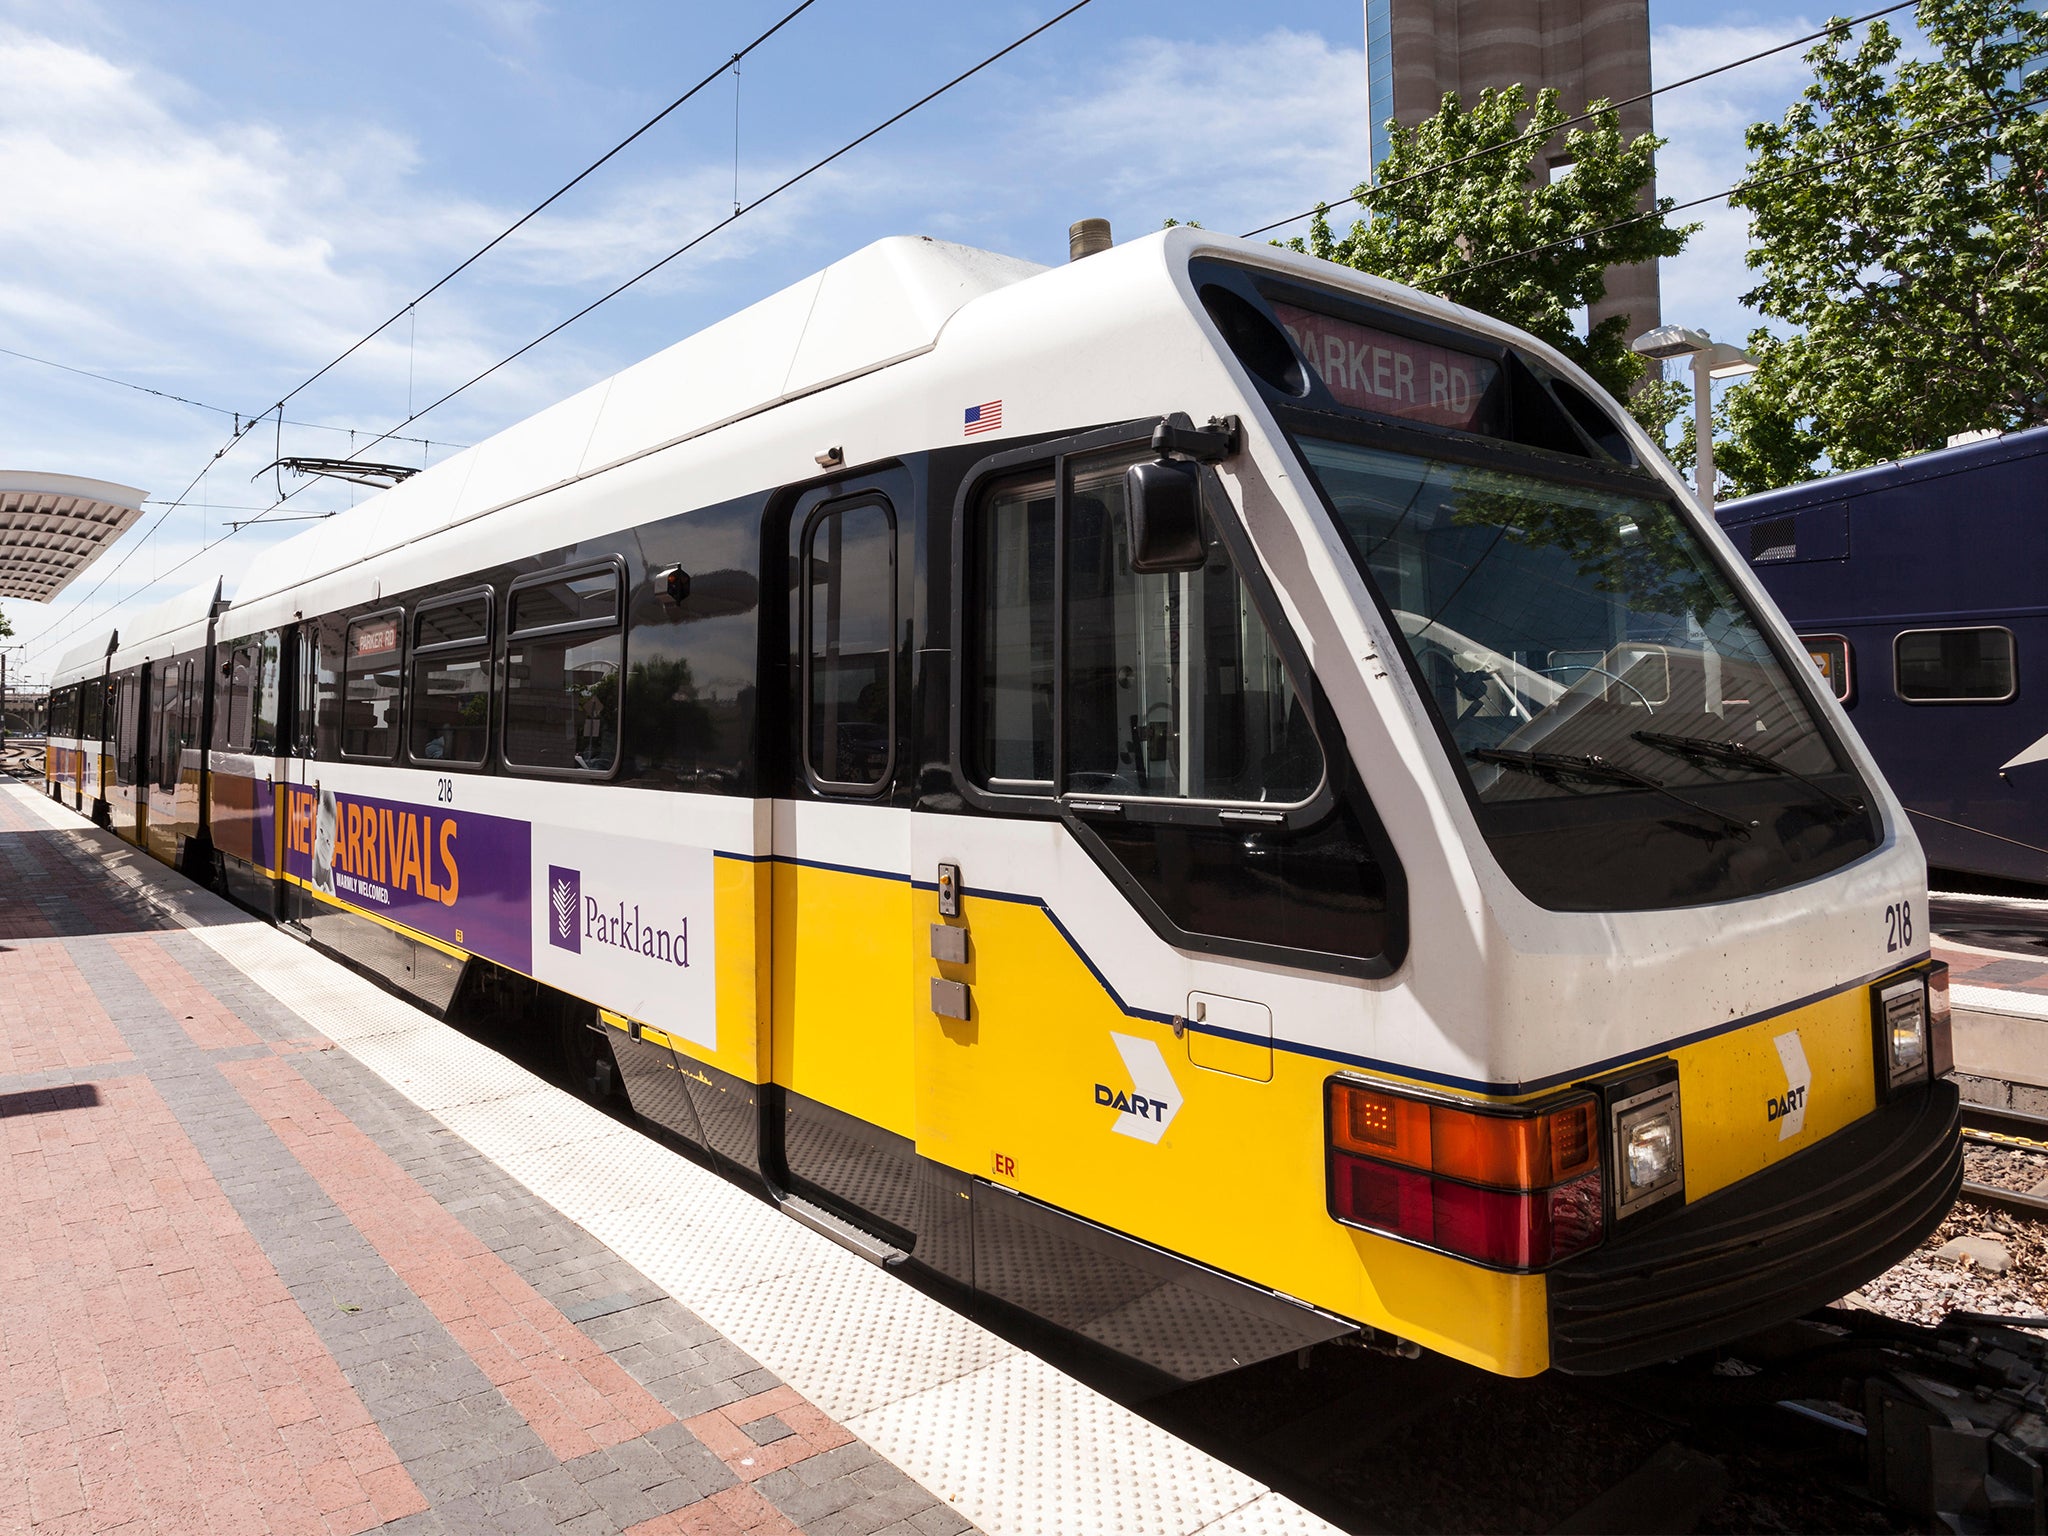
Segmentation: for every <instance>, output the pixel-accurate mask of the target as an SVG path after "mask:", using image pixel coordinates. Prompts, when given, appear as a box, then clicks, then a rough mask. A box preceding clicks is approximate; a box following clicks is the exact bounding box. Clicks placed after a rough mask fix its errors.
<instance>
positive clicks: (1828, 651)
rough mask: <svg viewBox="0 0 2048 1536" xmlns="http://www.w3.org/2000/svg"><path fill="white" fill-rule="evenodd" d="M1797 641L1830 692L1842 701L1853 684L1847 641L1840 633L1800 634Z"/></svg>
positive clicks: (1845, 698) (1847, 695)
mask: <svg viewBox="0 0 2048 1536" xmlns="http://www.w3.org/2000/svg"><path fill="white" fill-rule="evenodd" d="M1799 643H1800V644H1801V645H1803V646H1805V647H1806V654H1807V656H1808V657H1809V658H1811V660H1812V662H1813V665H1814V670H1815V671H1817V672H1819V673H1820V675H1821V681H1823V682H1824V683H1826V684H1827V685H1828V689H1829V691H1830V692H1832V693H1833V694H1834V696H1835V697H1836V698H1838V699H1840V700H1842V701H1843V702H1844V703H1847V702H1848V700H1849V694H1850V692H1851V690H1852V689H1853V688H1854V686H1855V679H1854V678H1853V677H1852V676H1851V668H1852V666H1853V663H1854V658H1853V657H1852V656H1851V654H1850V649H1849V642H1848V641H1847V640H1845V639H1844V638H1843V637H1842V636H1840V635H1801V636H1800V637H1799Z"/></svg>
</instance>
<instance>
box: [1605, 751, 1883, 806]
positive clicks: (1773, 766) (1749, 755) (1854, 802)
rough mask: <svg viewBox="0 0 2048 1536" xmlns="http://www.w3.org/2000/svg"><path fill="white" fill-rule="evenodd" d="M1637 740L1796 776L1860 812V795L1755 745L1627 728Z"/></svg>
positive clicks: (1727, 764) (1728, 764) (1702, 759)
mask: <svg viewBox="0 0 2048 1536" xmlns="http://www.w3.org/2000/svg"><path fill="white" fill-rule="evenodd" d="M1629 734H1630V735H1631V736H1633V737H1634V738H1635V739H1636V740H1637V741H1640V742H1641V743H1642V744H1643V745H1644V746H1646V747H1656V748H1658V749H1659V750H1660V751H1664V752H1671V753H1675V754H1676V755H1678V756H1679V757H1684V758H1689V759H1691V760H1692V761H1694V762H1697V763H1714V764H1717V765H1719V766H1721V767H1724V768H1754V769H1756V770H1757V772H1759V773H1775V774H1782V775H1783V776H1784V777H1786V778H1788V779H1797V780H1798V781H1799V782H1800V783H1802V784H1804V785H1805V786H1806V787H1807V788H1808V789H1810V790H1812V791H1813V792H1814V793H1815V794H1816V795H1819V796H1821V797H1822V798H1823V799H1825V800H1829V801H1832V802H1833V803H1834V804H1835V805H1837V806H1839V807H1840V808H1841V809H1843V810H1845V811H1847V812H1848V813H1849V814H1850V815H1852V816H1861V815H1862V814H1863V813H1864V809H1865V807H1864V804H1863V801H1862V799H1861V797H1857V796H1849V795H1838V794H1836V793H1835V792H1834V791H1833V790H1832V789H1829V788H1828V787H1827V786H1826V785H1825V784H1817V783H1815V782H1814V781H1813V780H1812V779H1809V778H1808V777H1807V776H1806V775H1805V774H1803V773H1801V772H1800V771H1799V770H1798V769H1797V768H1788V767H1786V766H1785V765H1784V764H1783V763H1781V762H1779V761H1778V760H1777V759H1776V758H1775V757H1767V756H1765V755H1764V754H1763V753H1761V752H1759V751H1757V749H1756V748H1755V747H1746V746H1744V745H1743V744H1742V743H1741V742H1739V741H1716V740H1714V739H1713V738H1712V737H1711V736H1673V735H1670V734H1668V733H1667V732H1664V731H1631V732H1629Z"/></svg>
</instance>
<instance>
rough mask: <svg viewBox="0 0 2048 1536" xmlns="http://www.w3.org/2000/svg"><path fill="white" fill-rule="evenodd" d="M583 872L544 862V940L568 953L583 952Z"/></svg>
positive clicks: (577, 953)
mask: <svg viewBox="0 0 2048 1536" xmlns="http://www.w3.org/2000/svg"><path fill="white" fill-rule="evenodd" d="M582 914H583V872H582V871H581V870H576V869H564V868H562V867H561V865H559V864H550V865H549V866H548V942H549V943H550V944H552V945H554V946H555V948H557V949H566V950H568V951H569V952H570V953H571V954H575V955H580V954H582V953H583V924H582V923H581V922H580V921H579V919H580V918H581V916H582Z"/></svg>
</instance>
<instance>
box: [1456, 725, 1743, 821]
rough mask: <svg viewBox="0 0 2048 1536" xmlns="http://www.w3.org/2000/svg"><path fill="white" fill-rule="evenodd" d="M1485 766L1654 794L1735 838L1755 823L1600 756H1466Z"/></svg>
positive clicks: (1483, 751) (1496, 750)
mask: <svg viewBox="0 0 2048 1536" xmlns="http://www.w3.org/2000/svg"><path fill="white" fill-rule="evenodd" d="M1465 755H1466V756H1467V757H1469V758H1473V759H1475V760H1477V761H1479V762H1482V763H1498V764H1500V766H1501V767H1503V768H1516V769H1519V770H1520V771H1521V772H1523V773H1533V774H1535V775H1536V776H1537V777H1538V778H1542V779H1549V780H1551V781H1552V782H1553V783H1555V782H1556V781H1557V780H1559V779H1581V780H1584V781H1585V782H1586V783H1589V784H1619V785H1628V786H1629V787H1631V788H1634V789H1647V790H1653V791H1654V792H1656V793H1657V794H1660V795H1662V796H1663V797H1664V798H1665V799H1667V800H1675V801H1677V802H1678V803H1679V804H1680V805H1682V806H1684V807H1685V808H1686V809H1687V810H1689V811H1691V812H1693V813H1694V814H1695V815H1700V816H1705V817H1707V818H1708V819H1710V820H1713V821H1718V822H1719V823H1720V824H1721V825H1722V826H1724V827H1726V828H1727V829H1728V831H1729V832H1730V833H1732V834H1733V835H1734V836H1736V837H1739V838H1743V839H1745V840H1746V839H1747V838H1748V837H1749V829H1750V828H1751V827H1753V826H1755V825H1756V823H1755V822H1753V821H1738V820H1736V818H1735V817H1733V816H1730V815H1728V814H1727V813H1726V812H1724V811H1717V810H1715V809H1714V808H1713V807H1712V806H1711V805H1701V804H1700V803H1699V801H1697V800H1689V799H1687V798H1686V797H1685V796H1684V795H1681V794H1680V793H1679V792H1678V791H1677V790H1675V789H1672V788H1670V787H1669V786H1668V785H1666V784H1665V783H1664V781H1663V780H1662V779H1653V778H1651V777H1650V776H1649V775H1648V774H1647V773H1638V772H1637V771H1636V770H1635V769H1633V768H1624V767H1622V766H1621V764H1619V763H1610V762H1609V761H1607V759H1606V758H1604V757H1602V756H1600V754H1599V753H1597V752H1588V753H1585V754H1583V755H1578V754H1574V753H1569V752H1516V751H1511V750H1509V749H1507V748H1505V747H1480V748H1478V749H1476V750H1474V751H1471V752H1467V753H1466V754H1465Z"/></svg>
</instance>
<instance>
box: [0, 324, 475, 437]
mask: <svg viewBox="0 0 2048 1536" xmlns="http://www.w3.org/2000/svg"><path fill="white" fill-rule="evenodd" d="M0 355H4V356H7V357H15V358H19V359H21V361H23V362H24V363H36V364H39V365H40V366H42V367H44V368H55V369H57V370H58V371H60V372H62V373H75V374H77V375H78V376H79V377H80V378H85V379H97V380H99V382H100V383H102V384H113V385H118V386H119V387H120V388H122V389H132V390H134V391H135V392H136V393H137V394H143V395H155V396H156V397H157V398H158V399H160V400H174V401H176V402H177V403H178V404H179V405H189V406H192V407H194V408H196V409H198V410H202V411H211V412H213V413H214V415H216V416H229V417H232V418H234V420H235V421H236V422H238V423H239V422H241V421H243V420H246V419H248V414H247V412H244V411H237V410H232V409H230V408H229V407H227V406H225V405H213V404H211V403H209V402H208V401H205V400H194V399H193V398H192V397H191V396H190V395H180V394H174V393H173V392H172V391H170V390H168V389H158V388H157V387H156V386H155V385H152V384H137V383H136V382H135V381H134V380H132V379H123V378H117V377H116V376H115V375H113V374H111V373H100V372H97V371H96V370H94V369H91V368H79V367H76V366H74V365H73V364H71V363H60V362H58V361H56V360H55V359H54V358H48V357H37V356H36V355H35V354H34V353H32V352H20V351H16V350H15V349H14V348H13V347H0ZM257 419H259V420H260V419H262V418H257ZM285 425H286V426H288V427H304V428H305V429H306V430H307V431H309V432H350V433H353V432H356V431H358V430H359V429H358V428H356V427H338V426H335V425H333V424H332V423H330V422H325V421H300V420H298V419H296V418H294V417H286V418H285ZM396 441H398V442H401V443H418V444H420V445H421V446H423V447H427V448H467V447H468V446H469V444H467V443H444V442H440V441H438V440H436V439H434V438H426V437H401V438H398V439H396Z"/></svg>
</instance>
